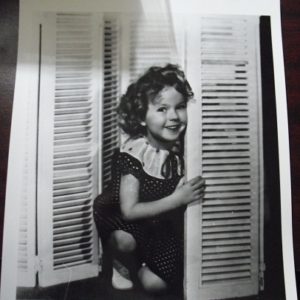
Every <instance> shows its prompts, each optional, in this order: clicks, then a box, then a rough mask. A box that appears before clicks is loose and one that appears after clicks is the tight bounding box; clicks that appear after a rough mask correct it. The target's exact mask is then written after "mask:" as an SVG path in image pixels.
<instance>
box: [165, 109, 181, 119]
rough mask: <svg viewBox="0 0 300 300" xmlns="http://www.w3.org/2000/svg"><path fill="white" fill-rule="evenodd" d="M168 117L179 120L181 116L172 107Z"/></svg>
mask: <svg viewBox="0 0 300 300" xmlns="http://www.w3.org/2000/svg"><path fill="white" fill-rule="evenodd" d="M168 117H169V119H170V120H177V119H178V118H179V116H178V113H177V111H176V110H175V109H170V110H169V114H168Z"/></svg>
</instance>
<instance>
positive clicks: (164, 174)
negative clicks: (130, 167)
mask: <svg viewBox="0 0 300 300" xmlns="http://www.w3.org/2000/svg"><path fill="white" fill-rule="evenodd" d="M120 152H125V153H128V154H130V155H131V156H133V157H134V158H136V159H137V160H139V161H140V162H141V164H142V166H143V169H144V171H145V172H146V173H147V174H149V175H151V176H153V177H156V178H160V179H166V178H171V177H172V176H174V175H175V174H177V175H179V176H182V175H183V161H182V159H181V158H180V157H179V156H178V155H177V154H175V153H174V152H173V151H169V150H165V149H158V148H155V147H154V146H152V145H151V144H150V143H149V142H148V140H147V139H146V138H145V137H144V136H142V137H138V138H136V139H133V138H129V139H127V140H126V141H125V142H124V144H123V145H122V147H121V149H120Z"/></svg>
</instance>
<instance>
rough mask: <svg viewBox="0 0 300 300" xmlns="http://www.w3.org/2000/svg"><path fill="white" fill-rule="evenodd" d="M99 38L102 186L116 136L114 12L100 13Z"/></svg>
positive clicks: (116, 34) (117, 36) (116, 37)
mask: <svg viewBox="0 0 300 300" xmlns="http://www.w3.org/2000/svg"><path fill="white" fill-rule="evenodd" d="M103 39H104V41H103V102H102V106H103V108H102V112H103V120H102V123H103V126H102V185H103V187H104V188H105V187H107V185H108V183H109V181H110V180H111V169H110V166H111V157H112V155H113V152H114V150H115V149H116V147H118V146H119V138H120V134H119V128H118V118H117V113H116V108H117V103H118V100H119V98H120V74H119V72H120V68H121V67H120V58H119V56H120V45H119V44H120V30H119V22H118V19H117V17H116V16H110V15H105V16H104V20H103Z"/></svg>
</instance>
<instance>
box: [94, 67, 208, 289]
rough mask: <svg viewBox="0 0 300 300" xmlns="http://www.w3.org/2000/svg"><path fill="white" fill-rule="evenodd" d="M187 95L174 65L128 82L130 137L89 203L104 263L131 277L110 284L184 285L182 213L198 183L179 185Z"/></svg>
mask: <svg viewBox="0 0 300 300" xmlns="http://www.w3.org/2000/svg"><path fill="white" fill-rule="evenodd" d="M192 96H193V92H192V90H191V88H190V85H189V83H188V82H187V80H186V78H185V75H184V73H183V72H182V71H181V70H180V69H179V68H178V66H175V65H171V64H169V65H167V66H165V67H151V68H150V69H149V70H148V71H147V72H146V73H145V74H144V75H143V76H141V77H140V78H139V79H138V80H137V81H136V82H134V83H132V84H131V85H130V86H129V87H128V89H127V92H126V94H125V95H123V97H122V98H121V101H120V105H119V107H118V113H119V117H120V127H121V128H122V129H123V131H124V132H125V133H126V134H127V135H128V138H127V140H126V141H125V142H124V143H123V145H122V146H121V148H120V149H119V150H117V151H116V153H115V154H114V156H113V158H112V178H113V179H112V183H111V185H110V188H109V190H107V191H106V192H104V193H103V194H102V195H100V196H98V197H97V199H96V200H95V203H94V217H95V222H96V225H97V229H98V232H99V235H100V237H101V241H102V245H103V249H104V260H105V263H106V264H109V262H111V261H113V260H115V259H117V260H118V261H121V262H122V263H123V264H124V265H126V266H127V267H128V269H129V272H130V278H128V280H127V281H126V280H123V281H122V280H120V278H119V277H118V276H119V275H118V273H117V272H116V270H115V269H113V274H112V285H113V287H115V288H131V287H132V281H131V280H130V279H132V280H133V281H135V280H136V281H138V282H140V284H141V285H142V287H143V288H144V289H145V290H147V291H149V292H163V291H166V290H167V289H168V288H170V287H172V288H180V287H181V286H182V281H183V241H184V238H183V215H184V209H185V207H186V205H187V204H189V203H192V202H194V201H202V199H203V194H204V180H203V179H202V178H201V177H196V178H194V179H192V180H190V181H188V182H184V180H183V175H184V173H183V171H184V162H183V154H182V149H183V145H182V141H183V135H184V132H185V129H186V126H187V102H188V100H189V99H190V98H191V97H192Z"/></svg>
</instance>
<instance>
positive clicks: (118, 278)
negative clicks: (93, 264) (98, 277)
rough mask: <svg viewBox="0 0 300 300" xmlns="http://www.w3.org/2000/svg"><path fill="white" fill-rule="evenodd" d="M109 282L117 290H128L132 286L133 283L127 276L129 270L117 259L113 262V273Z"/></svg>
mask: <svg viewBox="0 0 300 300" xmlns="http://www.w3.org/2000/svg"><path fill="white" fill-rule="evenodd" d="M111 284H112V286H113V288H115V289H117V290H129V289H132V288H133V283H132V281H131V280H130V277H129V271H128V270H127V268H125V267H124V266H123V265H122V264H121V263H120V262H119V261H117V260H114V262H113V273H112V280H111Z"/></svg>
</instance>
